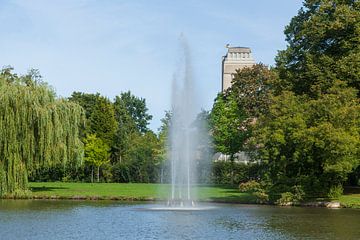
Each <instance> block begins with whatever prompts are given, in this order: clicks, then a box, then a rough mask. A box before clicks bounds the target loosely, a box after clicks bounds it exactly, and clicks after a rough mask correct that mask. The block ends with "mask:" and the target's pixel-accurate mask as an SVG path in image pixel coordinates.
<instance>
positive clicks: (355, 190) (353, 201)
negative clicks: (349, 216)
mask: <svg viewBox="0 0 360 240" xmlns="http://www.w3.org/2000/svg"><path fill="white" fill-rule="evenodd" d="M344 193H345V194H344V195H342V196H341V197H340V198H339V201H340V203H341V204H342V205H343V206H345V207H349V208H360V187H347V188H345V191H344Z"/></svg>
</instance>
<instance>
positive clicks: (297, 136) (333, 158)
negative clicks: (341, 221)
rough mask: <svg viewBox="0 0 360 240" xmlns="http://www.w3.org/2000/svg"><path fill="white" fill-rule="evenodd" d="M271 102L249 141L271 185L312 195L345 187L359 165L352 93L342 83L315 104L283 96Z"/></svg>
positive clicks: (359, 118) (359, 112)
mask: <svg viewBox="0 0 360 240" xmlns="http://www.w3.org/2000/svg"><path fill="white" fill-rule="evenodd" d="M273 101H274V104H273V105H272V106H271V107H270V111H269V114H268V115H267V116H263V117H262V118H261V121H260V124H259V125H258V126H257V130H256V132H255V134H254V136H255V137H254V139H253V143H254V145H256V146H257V151H258V153H259V155H258V157H259V158H260V159H261V161H262V162H263V164H264V165H265V166H266V168H267V174H266V175H267V177H269V178H270V179H271V181H272V183H273V184H275V185H276V184H290V185H296V184H300V185H302V186H303V187H304V191H305V192H306V193H307V194H310V195H311V194H319V193H315V192H314V191H319V190H321V191H325V192H327V191H329V189H330V188H331V187H332V186H334V185H338V184H341V183H342V182H343V181H345V180H346V177H347V174H348V173H350V172H351V171H352V169H353V168H354V167H356V166H358V165H359V146H360V141H359V139H360V135H359V134H360V106H359V104H358V99H357V98H356V92H355V91H354V90H352V89H349V88H346V87H344V86H343V85H341V83H340V84H339V85H336V86H334V87H332V88H331V89H330V90H329V93H328V94H325V95H323V96H321V98H318V99H312V100H309V99H307V98H306V97H305V96H295V95H294V94H293V93H291V92H283V94H282V95H280V96H278V97H275V98H274V100H273ZM320 194H321V192H320Z"/></svg>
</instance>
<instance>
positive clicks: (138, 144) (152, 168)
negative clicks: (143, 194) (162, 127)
mask: <svg viewBox="0 0 360 240" xmlns="http://www.w3.org/2000/svg"><path fill="white" fill-rule="evenodd" d="M130 141H131V142H130V144H129V147H128V148H127V149H126V152H125V155H124V162H125V163H126V165H125V166H128V167H127V170H128V171H129V173H128V174H126V175H127V176H129V177H130V178H129V179H128V181H129V182H157V181H158V180H159V179H158V178H159V171H160V169H161V163H162V162H161V159H159V158H157V150H158V149H159V148H160V146H159V141H158V138H157V136H156V135H155V134H154V133H153V132H151V131H148V132H146V133H145V134H144V135H141V134H139V133H133V135H132V136H131V138H130Z"/></svg>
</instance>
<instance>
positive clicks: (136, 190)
mask: <svg viewBox="0 0 360 240" xmlns="http://www.w3.org/2000/svg"><path fill="white" fill-rule="evenodd" d="M30 188H31V191H32V197H34V198H38V199H48V198H54V199H99V200H100V199H113V200H129V201H131V200H166V199H168V197H169V196H168V193H169V192H170V185H167V184H146V183H64V182H32V183H30ZM196 192H197V199H198V200H200V201H213V202H230V203H256V199H255V198H254V197H253V196H252V195H251V194H248V193H240V192H239V190H238V189H237V188H233V187H229V186H219V185H199V186H197V187H196ZM337 201H339V202H340V203H341V205H342V206H344V207H348V208H360V188H346V189H345V194H344V195H343V196H341V197H340V198H339V199H338V200H337Z"/></svg>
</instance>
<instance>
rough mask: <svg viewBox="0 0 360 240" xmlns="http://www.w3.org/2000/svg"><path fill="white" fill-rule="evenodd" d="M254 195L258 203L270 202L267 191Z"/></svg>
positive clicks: (254, 193)
mask: <svg viewBox="0 0 360 240" xmlns="http://www.w3.org/2000/svg"><path fill="white" fill-rule="evenodd" d="M253 195H254V196H255V197H256V202H257V203H260V204H263V203H267V202H269V195H268V194H267V193H266V192H265V191H257V192H253Z"/></svg>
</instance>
